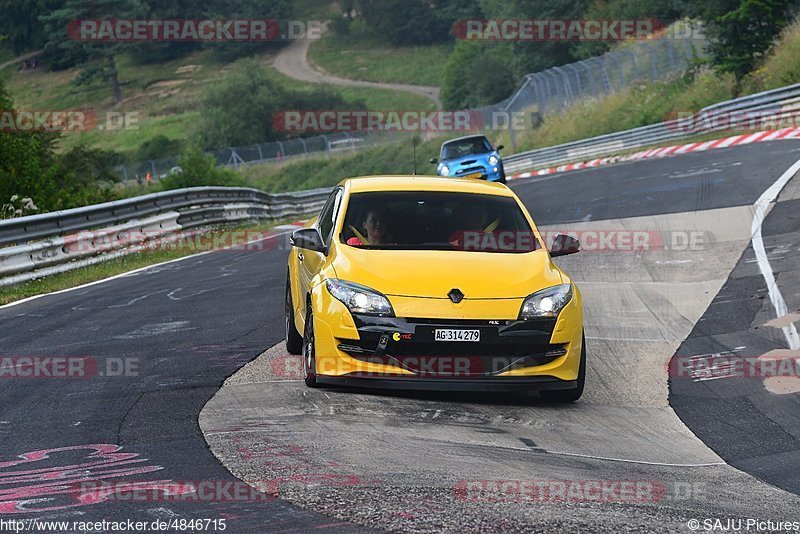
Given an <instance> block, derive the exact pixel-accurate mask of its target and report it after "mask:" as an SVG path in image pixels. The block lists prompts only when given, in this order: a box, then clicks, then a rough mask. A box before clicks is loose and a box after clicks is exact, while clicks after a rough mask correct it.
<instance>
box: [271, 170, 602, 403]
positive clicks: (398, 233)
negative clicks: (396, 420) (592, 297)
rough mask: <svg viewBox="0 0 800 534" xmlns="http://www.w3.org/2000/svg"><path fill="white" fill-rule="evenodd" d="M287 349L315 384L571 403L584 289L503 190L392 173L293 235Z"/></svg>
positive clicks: (564, 247)
mask: <svg viewBox="0 0 800 534" xmlns="http://www.w3.org/2000/svg"><path fill="white" fill-rule="evenodd" d="M291 244H292V248H291V252H290V255H289V268H288V277H287V281H286V346H287V349H288V351H289V352H290V353H292V354H302V355H303V374H304V377H305V382H306V384H307V385H308V386H311V387H315V386H317V385H320V384H333V385H342V386H354V387H378V388H400V389H434V390H460V391H465V390H469V391H475V390H477V391H481V390H501V391H509V390H532V391H538V392H540V393H541V395H542V396H543V397H545V398H549V399H552V400H557V401H565V402H570V401H575V400H577V399H578V398H579V397H580V396H581V394H582V393H583V387H584V379H585V374H586V349H585V346H584V336H583V312H582V308H581V294H580V291H578V288H577V287H576V286H575V284H574V283H573V282H572V281H571V280H570V278H569V277H568V276H567V275H566V274H565V273H564V272H562V271H561V270H560V269H559V268H558V267H557V266H556V265H555V264H554V263H553V262H552V260H551V257H552V256H557V255H563V254H570V253H573V252H577V251H578V249H579V243H578V242H577V240H576V239H574V238H572V237H569V236H563V235H559V236H557V237H556V238H555V240H554V241H553V244H552V245H551V246H550V251H548V250H547V248H546V247H545V246H543V241H542V237H541V234H540V233H539V231H538V230H537V228H536V225H535V224H534V222H533V220H532V219H531V216H530V214H529V213H528V212H527V210H526V209H525V207H524V206H523V205H522V203H521V202H520V201H519V199H518V198H517V197H516V195H515V194H514V193H513V192H512V191H511V190H510V189H508V188H507V187H506V186H504V185H500V184H495V183H488V182H481V181H476V180H466V179H463V180H462V179H453V178H439V177H422V176H386V177H365V178H353V179H348V180H344V181H342V182H341V183H340V184H339V185H338V186H337V187H335V188H334V190H333V192H332V193H331V195H330V197H329V198H328V200H327V202H326V204H325V206H324V207H323V208H322V210H321V212H320V214H319V216H318V217H316V218H315V219H313V220H312V221H310V222H309V223H308V224H307V225H306V227H304V228H301V229H299V230H296V231H295V232H294V233H293V234H292V237H291Z"/></svg>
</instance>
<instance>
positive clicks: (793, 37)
mask: <svg viewBox="0 0 800 534" xmlns="http://www.w3.org/2000/svg"><path fill="white" fill-rule="evenodd" d="M798 81H800V20H798V21H796V22H794V23H793V24H791V25H790V26H788V27H787V28H786V29H785V30H784V31H783V33H782V35H781V38H780V40H779V41H778V43H777V45H776V46H775V47H774V48H773V49H772V50H771V52H770V53H769V54H768V55H767V57H766V59H765V60H764V63H763V65H762V66H761V67H760V68H758V69H756V70H755V71H753V72H752V73H750V75H749V76H748V77H747V79H746V80H745V82H744V84H743V89H744V91H745V93H757V92H759V91H766V90H768V89H775V88H777V87H782V86H784V85H791V84H794V83H797V82H798Z"/></svg>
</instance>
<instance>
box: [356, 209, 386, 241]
mask: <svg viewBox="0 0 800 534" xmlns="http://www.w3.org/2000/svg"><path fill="white" fill-rule="evenodd" d="M361 227H362V228H363V229H364V234H366V235H363V234H360V233H359V232H357V231H355V228H353V230H354V231H355V234H356V237H351V238H350V239H348V240H347V244H348V245H351V246H355V247H358V246H364V245H391V244H393V243H389V242H388V241H387V238H386V235H387V233H388V232H387V225H386V218H385V217H384V216H383V214H382V213H381V212H380V210H378V209H375V208H372V209H370V210H367V213H366V214H365V216H364V220H363V221H361ZM351 228H352V227H351ZM365 241H366V242H365Z"/></svg>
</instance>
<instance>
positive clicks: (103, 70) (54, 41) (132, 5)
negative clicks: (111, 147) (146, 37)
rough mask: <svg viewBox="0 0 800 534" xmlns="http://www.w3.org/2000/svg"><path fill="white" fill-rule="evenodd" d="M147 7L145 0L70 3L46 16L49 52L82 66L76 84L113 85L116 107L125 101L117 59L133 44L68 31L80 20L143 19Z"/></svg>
mask: <svg viewBox="0 0 800 534" xmlns="http://www.w3.org/2000/svg"><path fill="white" fill-rule="evenodd" d="M146 14H147V7H146V5H145V4H143V3H142V2H141V0H66V2H65V4H64V7H63V8H61V9H58V10H56V11H54V12H53V13H51V14H50V15H47V16H44V17H42V20H43V21H44V22H45V24H46V26H47V33H48V35H49V36H50V38H49V40H48V42H47V44H46V48H45V50H47V51H48V52H49V53H54V54H56V55H58V53H59V52H60V53H61V54H62V57H66V58H67V60H66V64H67V66H71V65H69V64H70V63H73V64H76V63H77V64H80V66H81V67H82V71H81V73H80V74H79V75H78V77H77V78H76V79H75V83H76V84H78V85H80V84H85V83H88V82H90V81H91V80H94V79H97V78H99V79H103V80H107V81H108V82H109V83H110V84H111V91H112V95H113V98H114V105H116V106H118V105H119V104H120V103H121V102H122V90H121V88H120V80H119V71H118V70H117V61H116V56H117V55H118V54H119V53H121V52H122V51H124V50H127V49H130V48H131V43H125V42H104V41H89V40H78V39H75V38H73V37H72V36H70V35H68V32H67V28H68V26H69V24H70V23H71V22H73V21H78V20H92V19H95V20H112V19H123V20H124V19H141V18H144V17H145V15H146Z"/></svg>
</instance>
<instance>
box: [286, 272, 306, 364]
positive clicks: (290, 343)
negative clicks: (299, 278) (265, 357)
mask: <svg viewBox="0 0 800 534" xmlns="http://www.w3.org/2000/svg"><path fill="white" fill-rule="evenodd" d="M284 302H285V308H286V310H285V315H286V319H285V322H286V350H287V351H288V352H289V354H303V336H301V335H300V332H298V331H297V327H296V326H295V324H294V305H293V304H292V286H291V285H290V282H289V277H288V276H287V277H286V299H285V301H284Z"/></svg>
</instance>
